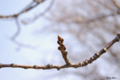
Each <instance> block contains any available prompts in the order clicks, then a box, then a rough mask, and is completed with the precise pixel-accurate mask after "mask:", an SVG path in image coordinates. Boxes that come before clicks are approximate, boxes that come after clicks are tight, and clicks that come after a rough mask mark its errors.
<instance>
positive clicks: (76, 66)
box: [0, 34, 120, 70]
mask: <svg viewBox="0 0 120 80" xmlns="http://www.w3.org/2000/svg"><path fill="white" fill-rule="evenodd" d="M119 40H120V34H117V36H116V37H115V38H114V39H113V40H112V41H110V42H109V43H108V44H107V45H106V47H104V48H103V49H101V50H100V51H99V52H98V53H95V54H94V55H93V56H92V57H90V58H89V59H86V60H85V61H83V62H80V63H74V64H73V63H71V62H70V61H69V59H68V58H67V55H68V53H67V51H65V50H66V47H65V45H64V44H63V41H64V39H63V38H61V37H60V36H59V35H58V41H57V43H58V44H59V47H58V49H59V50H60V51H61V53H62V57H63V59H64V61H65V63H66V64H65V65H52V64H47V65H44V66H39V65H33V66H31V65H18V64H13V63H12V64H1V63H0V68H5V67H11V68H23V69H43V70H46V69H53V68H56V69H57V70H60V69H62V68H68V67H73V68H78V67H83V66H86V65H88V64H89V63H92V62H93V61H95V60H96V59H98V58H99V57H100V56H101V55H102V54H103V53H105V52H106V51H107V50H108V49H109V48H110V47H111V46H112V45H113V44H114V43H116V42H118V41H119Z"/></svg>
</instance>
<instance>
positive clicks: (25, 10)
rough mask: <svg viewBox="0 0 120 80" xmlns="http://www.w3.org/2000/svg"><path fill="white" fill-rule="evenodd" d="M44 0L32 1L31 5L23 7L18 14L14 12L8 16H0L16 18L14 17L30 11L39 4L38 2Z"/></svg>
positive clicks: (1, 16) (0, 16)
mask: <svg viewBox="0 0 120 80" xmlns="http://www.w3.org/2000/svg"><path fill="white" fill-rule="evenodd" d="M43 1H44V0H42V1H37V0H34V1H32V2H31V3H30V4H29V5H27V7H25V9H23V10H22V11H21V12H19V13H17V14H13V15H8V16H4V15H0V18H14V17H17V16H19V15H20V14H22V13H25V12H28V11H30V10H31V9H33V8H35V7H36V6H38V4H40V3H42V2H43ZM34 2H37V3H36V4H35V5H32V4H34Z"/></svg>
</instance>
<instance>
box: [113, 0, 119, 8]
mask: <svg viewBox="0 0 120 80" xmlns="http://www.w3.org/2000/svg"><path fill="white" fill-rule="evenodd" d="M112 2H113V3H114V5H115V6H116V7H117V8H118V9H120V5H119V4H118V3H117V2H116V0H112Z"/></svg>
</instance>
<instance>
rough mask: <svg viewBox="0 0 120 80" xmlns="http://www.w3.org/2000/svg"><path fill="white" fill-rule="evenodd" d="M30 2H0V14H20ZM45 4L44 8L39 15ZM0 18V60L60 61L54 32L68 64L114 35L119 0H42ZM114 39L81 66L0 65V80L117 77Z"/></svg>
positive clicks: (119, 62)
mask: <svg viewBox="0 0 120 80" xmlns="http://www.w3.org/2000/svg"><path fill="white" fill-rule="evenodd" d="M30 2H32V0H0V15H11V14H15V13H18V12H20V11H21V10H22V9H24V7H25V6H26V5H28V4H29V3H30ZM47 8H49V9H48V10H47V11H46V12H45V13H44V14H43V15H40V14H41V13H43V12H44V11H45V10H46V9H47ZM18 22H19V25H20V33H19V34H18V35H17V36H16V37H15V39H14V40H13V39H11V38H12V37H13V35H15V33H16V32H17V29H18V25H17V24H16V21H15V19H14V18H12V19H6V18H0V63H2V64H11V63H14V64H21V65H46V64H53V65H63V64H65V62H64V60H63V58H62V55H61V53H60V51H59V50H58V46H59V45H58V44H57V36H58V35H60V36H61V37H62V38H64V44H65V46H66V48H67V49H66V51H67V52H68V58H69V60H70V61H71V62H72V63H78V62H81V61H84V60H85V59H89V57H91V56H93V55H94V53H96V52H98V51H100V50H101V49H102V48H103V47H105V46H106V45H107V43H108V42H110V41H111V40H112V39H113V38H114V37H116V35H117V33H120V1H119V0H46V1H44V2H42V3H41V4H39V5H38V6H36V7H34V8H33V9H31V10H30V11H28V12H25V13H23V14H21V15H20V16H19V17H18ZM119 75H120V42H119V43H115V44H114V45H113V46H112V47H111V48H110V49H109V50H108V51H107V52H106V53H105V54H103V55H102V56H101V57H100V58H98V59H97V60H96V61H94V62H93V63H92V64H89V65H87V66H85V67H80V68H76V69H74V68H65V69H61V70H60V71H58V70H56V69H50V70H42V69H40V70H36V69H21V68H1V69H0V80H66V79H67V80H108V78H111V79H113V80H119V79H120V76H119Z"/></svg>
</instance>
